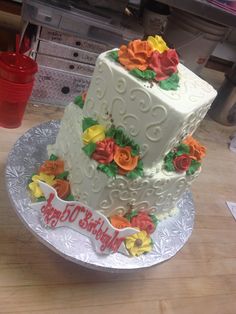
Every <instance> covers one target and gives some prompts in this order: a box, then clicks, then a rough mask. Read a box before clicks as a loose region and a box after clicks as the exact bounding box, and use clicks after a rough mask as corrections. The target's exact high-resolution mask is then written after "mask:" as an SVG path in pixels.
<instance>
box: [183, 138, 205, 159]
mask: <svg viewBox="0 0 236 314" xmlns="http://www.w3.org/2000/svg"><path fill="white" fill-rule="evenodd" d="M183 143H184V144H186V145H188V146H189V148H190V153H189V155H190V157H191V158H192V159H195V160H197V161H200V160H201V159H202V158H203V157H205V155H206V147H204V146H202V145H201V144H200V143H199V142H198V141H196V140H195V139H194V138H193V137H192V136H191V135H189V136H188V137H187V138H186V139H185V140H184V141H183Z"/></svg>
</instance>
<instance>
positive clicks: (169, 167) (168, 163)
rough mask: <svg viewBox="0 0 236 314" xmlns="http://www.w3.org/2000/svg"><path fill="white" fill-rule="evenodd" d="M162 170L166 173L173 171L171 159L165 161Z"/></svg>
mask: <svg viewBox="0 0 236 314" xmlns="http://www.w3.org/2000/svg"><path fill="white" fill-rule="evenodd" d="M164 168H165V170H167V171H175V167H174V164H173V161H172V159H168V160H166V161H165V164H164Z"/></svg>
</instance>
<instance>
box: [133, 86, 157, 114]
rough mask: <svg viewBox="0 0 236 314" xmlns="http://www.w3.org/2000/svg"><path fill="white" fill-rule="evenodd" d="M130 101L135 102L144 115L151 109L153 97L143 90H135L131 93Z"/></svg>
mask: <svg viewBox="0 0 236 314" xmlns="http://www.w3.org/2000/svg"><path fill="white" fill-rule="evenodd" d="M130 99H131V100H132V101H134V102H135V106H137V109H139V110H140V111H141V112H143V113H147V112H148V111H149V110H150V109H151V103H152V102H151V97H150V95H149V94H148V93H147V92H146V91H145V90H143V89H142V88H133V89H131V91H130Z"/></svg>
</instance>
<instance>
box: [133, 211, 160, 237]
mask: <svg viewBox="0 0 236 314" xmlns="http://www.w3.org/2000/svg"><path fill="white" fill-rule="evenodd" d="M130 222H131V226H132V227H138V228H139V229H140V230H141V231H143V230H145V231H146V232H147V233H148V234H151V233H153V232H154V231H155V228H156V226H155V224H154V223H153V221H152V219H151V217H150V216H149V215H148V214H147V213H145V212H139V213H138V215H137V216H134V217H132V218H131V220H130Z"/></svg>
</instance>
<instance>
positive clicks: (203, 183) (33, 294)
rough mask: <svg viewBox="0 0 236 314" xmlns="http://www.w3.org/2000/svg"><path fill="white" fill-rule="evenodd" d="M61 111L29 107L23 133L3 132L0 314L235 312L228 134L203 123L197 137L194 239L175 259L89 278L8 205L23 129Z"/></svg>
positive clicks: (233, 192)
mask: <svg viewBox="0 0 236 314" xmlns="http://www.w3.org/2000/svg"><path fill="white" fill-rule="evenodd" d="M61 115H62V112H61V111H60V110H59V109H57V110H56V109H55V108H49V107H48V108H47V107H42V108H40V107H33V106H29V107H28V109H27V112H26V114H25V119H24V122H23V124H22V126H21V127H20V128H18V129H16V130H8V129H3V128H1V129H0V147H1V150H0V167H1V185H0V199H1V202H0V313H14V314H15V313H24V314H26V313H44V314H47V313H51V314H52V313H79V314H83V313H89V314H95V313H96V314H97V313H104V314H107V313H115V314H116V313H122V314H126V313H131V312H132V313H147V314H152V313H155V314H159V313H161V314H163V313H165V314H166V313H168V314H169V313H171V314H199V313H200V314H235V313H236V221H235V220H234V219H233V217H232V215H231V214H230V212H229V210H228V209H227V207H226V204H225V201H226V200H230V201H234V202H236V154H235V153H232V152H230V151H229V149H228V146H227V143H228V140H229V136H230V135H231V134H232V133H233V132H234V131H236V127H230V128H229V127H223V126H221V125H219V124H217V123H215V122H213V121H211V120H210V119H209V118H205V120H204V121H203V122H202V124H201V126H200V128H199V129H198V131H197V132H196V133H195V137H196V138H198V139H199V140H200V141H201V142H202V143H204V144H205V145H206V146H207V147H208V155H207V158H206V159H205V161H204V164H203V171H202V174H201V175H200V177H199V178H198V179H197V180H196V181H195V182H194V184H193V185H192V192H193V197H194V200H195V208H196V219H195V227H194V231H193V234H192V236H191V238H190V240H189V241H188V242H187V244H186V245H185V246H184V247H183V249H182V250H181V251H180V252H179V253H178V254H177V255H176V256H174V257H173V258H172V259H171V260H169V261H167V262H165V263H162V264H160V265H157V266H154V267H152V268H149V269H147V270H142V271H136V272H134V273H129V274H110V273H103V272H96V271H91V270H88V269H85V268H82V267H80V266H78V265H76V264H73V263H71V262H68V261H66V260H64V259H63V258H62V257H60V256H58V255H57V254H55V253H53V252H52V251H50V250H49V249H48V248H46V247H45V246H44V245H42V244H41V243H40V242H39V241H38V240H37V239H36V238H35V237H34V236H33V235H32V234H31V233H30V232H29V231H28V230H27V229H26V228H25V227H24V225H23V224H22V223H21V222H20V221H19V219H18V218H17V216H16V214H15V212H14V210H13V208H12V207H11V205H10V202H9V200H8V198H7V193H6V190H5V182H4V166H5V163H6V159H7V154H8V152H9V150H10V149H11V147H12V145H13V144H14V143H15V141H16V140H17V139H18V138H19V137H20V135H22V134H23V133H24V132H25V131H26V130H28V129H29V128H31V127H32V126H35V125H37V124H39V123H41V122H43V121H47V120H50V119H53V118H60V117H61Z"/></svg>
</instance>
